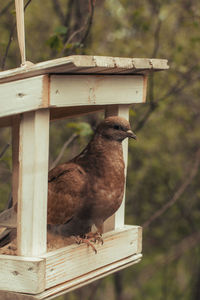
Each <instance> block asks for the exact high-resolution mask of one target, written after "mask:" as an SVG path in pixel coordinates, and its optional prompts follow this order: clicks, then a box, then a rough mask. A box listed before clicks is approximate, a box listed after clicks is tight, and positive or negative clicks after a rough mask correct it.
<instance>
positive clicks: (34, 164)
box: [15, 109, 49, 256]
mask: <svg viewBox="0 0 200 300" xmlns="http://www.w3.org/2000/svg"><path fill="white" fill-rule="evenodd" d="M15 134H16V132H15ZM17 138H19V172H18V174H19V185H18V195H17V196H18V209H17V248H18V255H23V256H38V255H40V254H43V253H45V252H46V240H47V237H46V235H47V189H48V153H49V110H48V109H43V110H38V111H34V112H27V113H24V114H23V115H22V118H21V121H20V126H19V131H18V137H17V136H16V135H15V139H17ZM16 166H17V164H16Z"/></svg>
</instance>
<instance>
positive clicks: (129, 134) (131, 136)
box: [126, 129, 137, 140]
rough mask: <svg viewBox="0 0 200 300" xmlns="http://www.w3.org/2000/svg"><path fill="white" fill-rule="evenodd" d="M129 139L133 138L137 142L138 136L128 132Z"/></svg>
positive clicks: (130, 131)
mask: <svg viewBox="0 0 200 300" xmlns="http://www.w3.org/2000/svg"><path fill="white" fill-rule="evenodd" d="M126 133H127V137H129V138H132V139H134V140H137V136H136V135H135V133H134V132H133V131H132V130H130V129H129V130H127V132H126Z"/></svg>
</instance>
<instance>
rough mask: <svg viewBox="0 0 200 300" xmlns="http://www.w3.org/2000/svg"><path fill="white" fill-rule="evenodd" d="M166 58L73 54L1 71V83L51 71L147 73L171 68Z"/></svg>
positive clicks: (70, 72)
mask: <svg viewBox="0 0 200 300" xmlns="http://www.w3.org/2000/svg"><path fill="white" fill-rule="evenodd" d="M167 63H168V62H167V60H166V59H149V58H125V57H107V56H87V55H73V56H68V57H62V58H57V59H54V60H49V61H44V62H41V63H37V64H35V65H25V66H24V67H21V68H16V69H12V70H7V71H3V72H0V83H2V82H9V81H13V80H18V79H23V78H28V77H32V76H38V75H43V74H49V73H54V74H56V73H65V74H66V73H68V74H78V73H82V74H96V73H98V74H104V73H106V74H113V75H114V74H120V73H121V74H137V73H138V72H140V73H141V74H146V73H148V72H152V71H161V70H166V69H168V68H169V66H168V64H167Z"/></svg>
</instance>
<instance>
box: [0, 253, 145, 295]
mask: <svg viewBox="0 0 200 300" xmlns="http://www.w3.org/2000/svg"><path fill="white" fill-rule="evenodd" d="M141 257H142V254H135V255H131V256H129V257H127V258H124V259H122V260H120V261H117V262H115V263H113V264H110V265H107V266H104V267H102V268H99V269H98V270H94V271H92V272H90V273H87V274H85V275H83V276H81V277H78V278H76V279H74V280H71V281H70V283H69V282H64V283H62V284H59V285H57V286H55V287H52V288H50V289H47V290H45V291H44V292H42V293H39V294H37V295H35V296H34V295H30V294H29V295H28V294H22V293H14V292H5V291H0V300H10V299H12V300H37V299H40V300H42V299H46V300H50V299H55V297H58V296H61V295H63V294H65V293H69V292H71V291H73V290H75V289H77V288H81V287H83V286H85V285H87V284H90V283H92V282H93V281H95V280H98V279H100V278H103V277H105V276H107V275H110V274H112V273H113V272H116V271H120V270H123V269H124V268H127V267H130V266H132V265H133V264H136V263H138V262H140V260H141Z"/></svg>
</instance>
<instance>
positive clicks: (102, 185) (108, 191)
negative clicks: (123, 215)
mask: <svg viewBox="0 0 200 300" xmlns="http://www.w3.org/2000/svg"><path fill="white" fill-rule="evenodd" d="M98 171H99V172H97V173H96V174H95V175H94V176H93V178H92V180H91V182H92V186H91V187H90V190H91V195H93V198H92V199H90V201H91V203H90V204H91V206H92V212H93V216H96V217H98V218H100V219H102V220H103V221H104V220H105V219H107V218H108V217H109V216H111V215H112V214H114V213H115V212H116V210H117V209H118V208H119V206H120V205H121V202H122V199H123V193H124V182H125V176H124V161H123V157H122V156H117V158H115V159H114V158H113V157H109V158H107V159H104V163H103V165H102V164H101V166H100V167H99V170H98Z"/></svg>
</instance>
